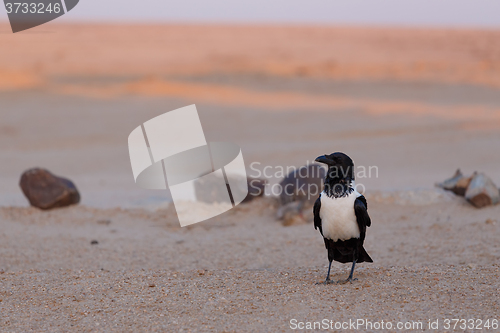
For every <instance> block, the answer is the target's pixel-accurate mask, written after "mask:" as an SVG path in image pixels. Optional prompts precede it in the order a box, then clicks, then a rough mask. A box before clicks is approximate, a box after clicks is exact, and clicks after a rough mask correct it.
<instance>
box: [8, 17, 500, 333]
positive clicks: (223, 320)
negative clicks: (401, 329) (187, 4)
mask: <svg viewBox="0 0 500 333" xmlns="http://www.w3.org/2000/svg"><path fill="white" fill-rule="evenodd" d="M1 29H3V30H0V32H1V33H0V42H1V44H2V45H9V47H8V48H2V51H1V52H0V64H1V66H0V331H9V332H10V331H13V332H26V331H36V332H38V331H51V332H52V331H69V330H78V331H103V332H104V331H106V332H107V331H116V332H123V331H130V332H132V331H134V332H135V331H193V332H194V331H218V332H221V331H253V332H255V331H289V330H290V320H292V319H296V320H297V321H300V322H306V321H321V320H323V319H328V320H333V321H336V322H343V321H349V320H350V319H351V320H356V319H367V320H370V321H373V322H375V321H376V322H380V321H382V320H384V321H385V322H387V321H390V322H391V323H393V325H394V327H395V325H396V324H397V322H402V323H406V322H412V321H413V322H422V325H423V329H424V330H426V329H427V328H428V326H427V325H428V324H427V323H428V320H432V321H435V320H436V319H438V320H439V325H440V326H439V329H438V331H449V330H448V329H446V327H445V326H444V325H445V321H444V320H445V319H453V318H459V319H472V318H474V319H483V320H486V319H490V321H491V320H492V319H499V320H500V317H499V313H500V311H499V310H500V309H499V307H500V306H499V301H498V300H499V296H500V295H499V294H500V285H499V282H498V278H499V274H500V271H499V269H500V245H499V243H498V239H499V236H500V220H499V218H498V216H499V210H500V206H495V207H489V208H485V209H481V210H478V209H475V208H473V207H471V206H470V205H468V204H467V203H465V202H464V201H463V200H462V199H460V198H455V197H453V196H451V195H448V194H446V193H442V192H439V191H437V190H436V189H435V188H434V183H435V182H437V181H441V180H443V179H445V178H447V177H449V176H451V175H452V174H453V173H454V171H455V170H456V168H458V167H460V168H462V170H463V171H464V173H472V172H473V171H476V170H477V171H482V172H485V173H487V174H488V175H490V176H491V177H492V179H493V180H494V181H495V182H496V183H497V184H500V168H499V167H498V166H499V165H500V156H498V154H497V151H498V146H499V144H500V134H499V133H500V132H499V129H500V97H499V96H500V94H499V90H498V86H499V84H500V83H499V81H498V78H499V77H500V76H499V75H498V71H499V70H500V67H498V64H499V63H500V62H499V61H500V60H499V53H498V52H499V50H498V45H497V44H495V43H491V40H496V39H497V36H498V34H499V33H498V32H497V31H465V30H464V31H459V30H457V31H451V30H450V31H444V30H411V29H397V30H391V29H369V28H334V27H247V26H240V27H232V28H231V29H228V27H227V26H219V27H217V26H207V27H205V26H83V25H81V26H59V25H57V24H54V25H52V24H51V25H46V26H44V29H41V30H38V31H34V30H33V31H31V32H30V31H27V32H25V33H20V34H16V35H15V36H14V35H12V34H9V33H8V28H7V27H6V26H2V28H1ZM144 36H148V38H145V37H144ZM14 37H15V38H14ZM42 46H43V47H42ZM174 46H175V47H174ZM89 50H92V51H89ZM89 52H90V53H91V54H92V57H89V56H88V54H89ZM123 54H126V56H123ZM193 103H196V105H197V107H198V111H199V114H200V118H201V121H202V124H203V128H204V131H205V135H206V137H207V140H208V141H231V142H235V143H237V144H239V145H240V146H241V148H242V151H243V155H244V159H245V163H246V165H247V171H248V174H249V175H251V176H257V175H258V172H261V171H263V169H264V167H266V166H269V167H270V169H268V173H269V174H270V175H271V179H270V181H271V183H275V182H277V181H279V170H280V167H285V168H286V167H291V166H292V167H293V166H295V167H298V166H301V165H303V164H305V163H306V162H307V161H312V160H313V159H314V158H315V157H317V156H318V155H321V154H324V153H331V152H333V151H344V152H346V153H348V154H349V155H350V156H351V157H352V158H353V159H354V161H355V163H356V165H357V166H360V167H366V168H368V167H370V166H375V167H376V168H377V170H378V173H377V174H373V175H372V176H371V177H359V175H358V179H357V183H358V184H363V185H364V186H366V196H367V198H368V203H369V212H370V214H371V216H372V220H373V226H372V227H371V228H370V229H369V230H368V235H367V240H366V249H367V250H368V252H369V253H370V255H371V256H372V258H373V259H374V261H375V262H374V263H373V264H361V265H359V267H358V268H357V270H356V276H357V277H358V278H359V280H358V281H355V282H354V283H353V284H352V285H350V284H348V285H342V286H341V285H329V286H324V285H316V284H315V283H316V282H319V281H322V280H323V279H324V278H325V275H326V269H327V266H326V265H327V258H326V250H325V249H324V246H323V241H322V239H321V236H320V235H319V233H318V232H317V231H315V230H314V228H313V226H312V224H302V225H294V226H290V227H283V226H282V225H281V224H280V223H279V222H277V221H275V219H274V214H275V209H274V208H273V206H272V201H271V200H269V199H262V200H258V201H255V202H253V203H251V204H249V205H241V206H239V207H237V208H236V209H234V210H232V211H230V212H227V213H225V214H223V215H221V216H219V217H216V218H213V219H211V220H209V221H206V222H203V223H201V224H198V225H194V226H192V227H186V228H180V226H179V224H178V221H177V217H176V214H175V211H174V209H173V207H171V206H169V205H168V201H169V198H170V195H169V193H168V191H147V190H140V189H138V188H137V187H136V186H135V184H134V181H133V178H132V173H131V169H130V162H129V157H128V149H127V137H128V135H129V133H130V132H131V131H132V130H133V129H134V128H135V127H137V126H138V125H139V124H140V123H142V122H144V121H146V120H148V119H150V118H152V117H154V116H157V115H159V114H162V113H164V112H167V111H170V110H173V109H175V108H178V107H182V106H185V105H189V104H193ZM252 165H254V167H253V168H252V167H251V166H252ZM35 166H40V167H46V168H48V169H50V170H51V171H53V172H54V173H56V174H58V175H62V176H66V177H69V178H71V179H72V180H74V181H75V183H76V184H77V187H78V188H79V190H80V192H81V194H82V203H81V205H79V206H75V207H70V208H65V209H58V210H54V211H50V212H42V211H39V210H37V209H34V208H30V207H28V206H27V202H26V199H25V198H24V197H23V196H22V193H21V191H20V189H19V187H18V181H19V177H20V174H21V173H22V172H23V171H24V170H25V169H27V168H30V167H35ZM276 173H278V175H277V174H276ZM93 240H96V241H97V242H98V244H96V245H92V244H91V242H92V241H93ZM348 271H349V265H341V264H338V263H336V264H334V266H333V274H334V276H333V278H334V279H341V278H345V277H346V276H347V275H348ZM358 328H359V331H370V329H367V328H366V327H363V326H360V327H358ZM457 330H458V329H457ZM386 331H387V330H386ZM389 331H390V330H389ZM392 331H397V329H393V330H392ZM461 331H463V329H462V330H461ZM484 331H488V330H484Z"/></svg>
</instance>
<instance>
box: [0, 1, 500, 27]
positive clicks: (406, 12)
mask: <svg viewBox="0 0 500 333" xmlns="http://www.w3.org/2000/svg"><path fill="white" fill-rule="evenodd" d="M1 16H5V17H4V19H6V13H5V11H4V12H3V13H1V12H0V18H1ZM63 19H64V20H66V21H68V20H70V21H75V20H78V21H81V20H92V21H155V22H158V21H159V22H165V21H166V22H169V21H170V22H172V21H177V22H178V21H188V22H240V23H247V22H270V23H273V22H278V23H281V22H295V23H329V24H338V23H348V24H388V25H401V24H403V25H432V26H477V27H500V0H342V1H340V0H211V1H210V0H178V1H168V0H167V1H165V0H135V1H132V0H80V3H79V4H78V6H77V7H75V9H73V10H72V11H71V12H70V13H69V15H65V17H64V18H63Z"/></svg>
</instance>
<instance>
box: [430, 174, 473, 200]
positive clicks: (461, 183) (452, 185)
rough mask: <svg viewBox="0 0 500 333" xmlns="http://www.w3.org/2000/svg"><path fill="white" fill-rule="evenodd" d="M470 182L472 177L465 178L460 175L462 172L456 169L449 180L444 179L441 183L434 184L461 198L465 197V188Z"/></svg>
mask: <svg viewBox="0 0 500 333" xmlns="http://www.w3.org/2000/svg"><path fill="white" fill-rule="evenodd" d="M471 180H472V177H465V176H464V175H463V174H462V171H460V169H458V170H457V171H456V172H455V174H454V175H453V176H452V177H451V178H449V179H446V180H445V181H444V182H442V183H438V184H436V186H437V187H440V188H442V189H444V190H447V191H452V192H453V193H455V194H456V195H460V196H462V197H463V196H464V195H465V192H466V191H467V188H468V187H469V184H470V182H471Z"/></svg>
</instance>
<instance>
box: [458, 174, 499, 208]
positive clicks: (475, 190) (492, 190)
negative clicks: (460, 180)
mask: <svg viewBox="0 0 500 333" xmlns="http://www.w3.org/2000/svg"><path fill="white" fill-rule="evenodd" d="M465 199H467V201H469V202H470V203H471V204H473V205H474V206H475V207H477V208H482V207H486V206H490V205H496V204H497V203H498V202H499V201H500V193H499V191H498V188H497V186H496V185H495V183H493V181H492V180H491V179H490V178H489V177H488V176H486V175H485V174H484V173H475V174H474V176H473V177H472V180H471V182H470V185H469V187H468V188H467V192H466V193H465Z"/></svg>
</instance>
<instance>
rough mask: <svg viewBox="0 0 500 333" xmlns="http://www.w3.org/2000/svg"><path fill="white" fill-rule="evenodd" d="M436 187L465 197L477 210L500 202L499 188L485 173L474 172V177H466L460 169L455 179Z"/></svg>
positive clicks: (454, 176)
mask: <svg viewBox="0 0 500 333" xmlns="http://www.w3.org/2000/svg"><path fill="white" fill-rule="evenodd" d="M436 186H438V187H441V188H443V189H445V190H448V191H452V192H453V193H455V194H456V195H459V196H463V197H465V199H466V200H467V201H468V202H470V203H471V204H472V205H473V206H474V207H477V208H482V207H486V206H491V205H496V204H497V203H498V202H500V191H499V189H498V187H497V186H496V185H495V183H494V182H493V181H492V180H491V179H490V178H489V177H488V176H486V175H485V174H484V173H478V172H474V174H473V175H472V176H469V177H466V176H464V175H463V174H462V172H461V171H460V169H458V170H457V171H456V172H455V175H453V177H451V178H450V179H447V180H445V181H444V182H442V183H439V184H436Z"/></svg>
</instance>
